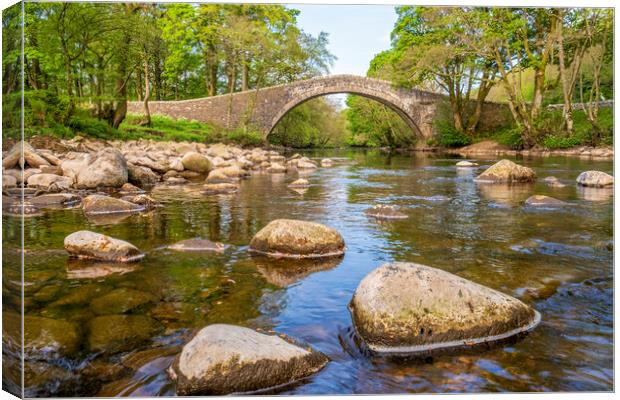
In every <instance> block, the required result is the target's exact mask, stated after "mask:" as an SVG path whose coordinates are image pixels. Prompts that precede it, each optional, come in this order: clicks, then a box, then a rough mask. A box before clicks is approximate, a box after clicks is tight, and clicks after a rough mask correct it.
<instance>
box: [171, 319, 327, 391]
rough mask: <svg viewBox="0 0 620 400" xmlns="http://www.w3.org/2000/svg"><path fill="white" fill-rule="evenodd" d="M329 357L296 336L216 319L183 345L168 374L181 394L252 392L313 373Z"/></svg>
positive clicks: (280, 384)
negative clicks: (261, 331)
mask: <svg viewBox="0 0 620 400" xmlns="http://www.w3.org/2000/svg"><path fill="white" fill-rule="evenodd" d="M327 362H328V359H327V357H325V355H323V354H322V353H320V352H317V351H315V350H313V349H312V348H310V347H301V346H300V345H297V344H294V343H293V341H292V340H291V339H288V338H287V339H286V340H285V339H283V338H281V337H279V336H276V335H266V334H263V333H258V332H256V331H254V330H252V329H248V328H243V327H239V326H233V325H225V324H215V325H209V326H207V327H205V328H203V329H201V330H200V331H199V332H198V333H197V334H196V336H194V338H193V339H192V340H191V341H190V342H189V343H187V344H186V345H185V346H184V347H183V350H182V351H181V354H180V355H179V356H178V358H177V359H176V360H175V361H174V363H173V364H172V367H171V368H170V369H169V373H170V376H171V378H172V379H173V380H175V381H176V383H177V386H176V387H177V389H176V390H177V394H178V395H181V396H185V395H197V394H201V395H222V394H229V393H253V392H258V391H261V390H265V389H270V388H274V387H277V386H282V385H286V384H290V383H292V382H295V381H297V380H300V379H302V378H305V377H307V376H310V375H312V374H314V373H316V372H317V371H319V370H320V369H321V368H323V367H324V366H325V364H327Z"/></svg>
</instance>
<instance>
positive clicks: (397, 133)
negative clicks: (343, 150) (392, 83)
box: [345, 95, 416, 148]
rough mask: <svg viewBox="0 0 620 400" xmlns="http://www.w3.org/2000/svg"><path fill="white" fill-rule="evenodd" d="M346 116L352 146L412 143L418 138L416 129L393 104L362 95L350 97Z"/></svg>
mask: <svg viewBox="0 0 620 400" xmlns="http://www.w3.org/2000/svg"><path fill="white" fill-rule="evenodd" d="M347 106H348V108H347V110H346V111H345V112H346V117H347V122H348V130H349V132H350V133H349V138H348V139H347V143H348V144H349V145H350V146H363V147H378V146H388V147H392V148H395V147H408V146H411V145H413V144H414V143H415V142H416V133H415V132H413V131H412V129H411V128H410V127H409V125H407V123H406V122H405V121H404V120H403V119H402V117H401V116H399V115H398V114H396V112H394V111H393V110H392V109H390V108H389V107H387V106H385V105H383V104H381V103H379V102H377V101H376V100H371V99H367V98H365V97H361V96H353V95H351V96H348V97H347Z"/></svg>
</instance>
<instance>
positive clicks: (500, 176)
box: [475, 160, 536, 183]
mask: <svg viewBox="0 0 620 400" xmlns="http://www.w3.org/2000/svg"><path fill="white" fill-rule="evenodd" d="M475 180H476V181H478V182H489V183H527V182H534V181H535V180H536V173H534V170H533V169H531V168H528V167H523V166H521V165H519V164H515V163H514V162H512V161H510V160H501V161H499V162H497V163H495V164H493V165H492V166H490V167H489V168H487V170H486V171H484V172H483V173H481V174H480V175H478V177H477V178H476V179H475Z"/></svg>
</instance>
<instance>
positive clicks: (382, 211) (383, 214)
mask: <svg viewBox="0 0 620 400" xmlns="http://www.w3.org/2000/svg"><path fill="white" fill-rule="evenodd" d="M365 213H366V215H369V216H371V217H374V218H379V219H406V218H408V217H407V214H404V213H402V212H400V211H398V210H397V209H396V207H394V206H389V205H384V204H377V205H376V206H374V207H372V208H369V209H368V210H366V211H365Z"/></svg>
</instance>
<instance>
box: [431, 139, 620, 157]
mask: <svg viewBox="0 0 620 400" xmlns="http://www.w3.org/2000/svg"><path fill="white" fill-rule="evenodd" d="M423 151H424V150H423ZM440 151H442V152H445V153H448V154H456V155H460V156H463V157H470V156H477V155H496V156H500V155H506V156H525V157H529V156H540V157H547V156H571V157H584V158H590V157H592V158H600V159H611V158H613V157H614V149H613V147H611V146H601V147H591V146H576V147H571V148H568V149H547V148H544V147H533V148H531V149H526V150H514V149H511V148H510V147H508V146H504V145H501V144H499V143H497V142H495V141H493V140H484V141H482V142H479V143H474V144H471V145H469V146H464V147H459V148H455V149H441V150H440Z"/></svg>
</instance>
